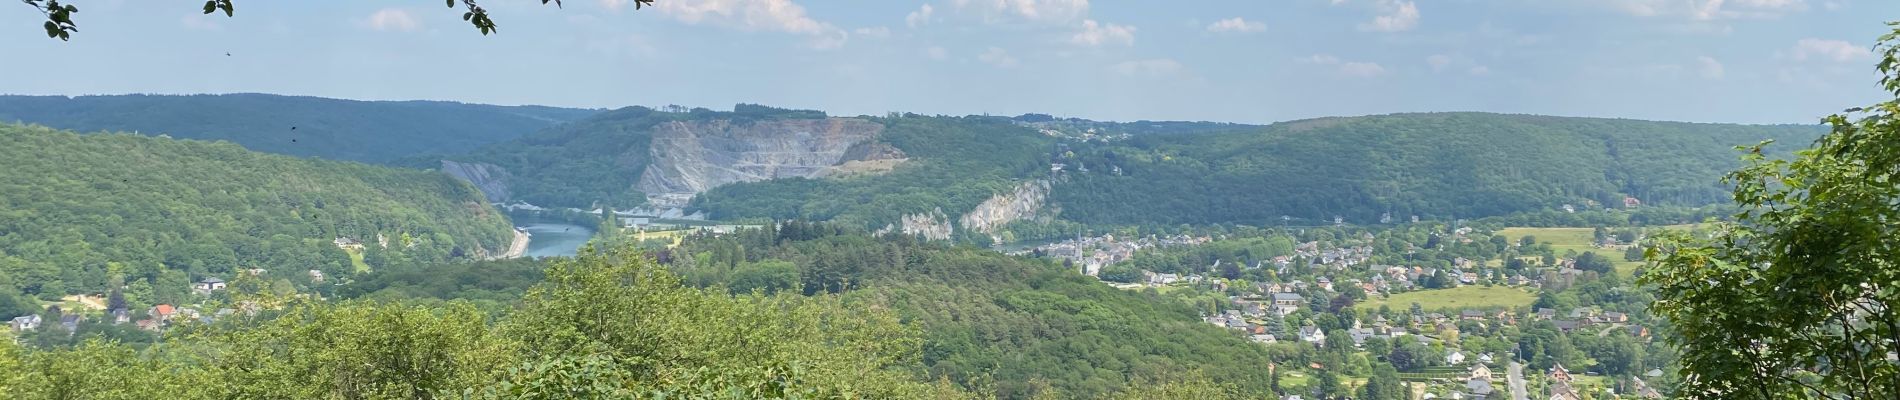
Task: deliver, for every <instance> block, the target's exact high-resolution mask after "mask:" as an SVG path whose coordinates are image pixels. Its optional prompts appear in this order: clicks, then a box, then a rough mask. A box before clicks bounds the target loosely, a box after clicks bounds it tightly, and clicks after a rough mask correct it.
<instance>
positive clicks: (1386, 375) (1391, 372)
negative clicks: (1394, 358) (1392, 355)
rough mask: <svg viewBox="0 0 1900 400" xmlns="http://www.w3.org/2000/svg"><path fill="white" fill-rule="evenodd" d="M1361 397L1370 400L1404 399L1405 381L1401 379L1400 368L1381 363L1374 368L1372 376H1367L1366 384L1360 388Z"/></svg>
mask: <svg viewBox="0 0 1900 400" xmlns="http://www.w3.org/2000/svg"><path fill="white" fill-rule="evenodd" d="M1359 397H1360V398H1363V399H1368V400H1404V399H1405V398H1406V390H1405V382H1402V381H1399V371H1398V369H1396V368H1393V367H1392V366H1391V365H1384V364H1380V365H1378V366H1375V367H1373V368H1372V377H1370V378H1366V385H1365V386H1362V387H1360V388H1359Z"/></svg>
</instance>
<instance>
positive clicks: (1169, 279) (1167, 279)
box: [1148, 274, 1181, 286]
mask: <svg viewBox="0 0 1900 400" xmlns="http://www.w3.org/2000/svg"><path fill="white" fill-rule="evenodd" d="M1180 280H1181V276H1180V275H1175V274H1154V275H1153V276H1149V277H1148V284H1149V285H1155V286H1160V285H1167V284H1172V283H1175V282H1178V281H1180Z"/></svg>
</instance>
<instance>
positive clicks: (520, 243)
mask: <svg viewBox="0 0 1900 400" xmlns="http://www.w3.org/2000/svg"><path fill="white" fill-rule="evenodd" d="M514 232H515V239H514V241H512V242H509V243H508V251H504V252H502V253H501V254H500V255H496V256H494V257H489V258H488V259H490V260H506V259H510V258H521V256H525V255H527V254H528V242H529V241H530V239H529V238H528V233H527V232H522V231H521V230H520V229H515V230H514Z"/></svg>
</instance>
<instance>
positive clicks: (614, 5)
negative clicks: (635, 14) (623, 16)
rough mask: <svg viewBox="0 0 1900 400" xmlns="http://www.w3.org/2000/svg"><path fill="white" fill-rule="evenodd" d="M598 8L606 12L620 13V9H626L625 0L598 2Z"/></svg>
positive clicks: (602, 0)
mask: <svg viewBox="0 0 1900 400" xmlns="http://www.w3.org/2000/svg"><path fill="white" fill-rule="evenodd" d="M600 6H601V7H602V8H606V9H607V10H608V11H613V12H620V9H622V8H626V7H627V0H600Z"/></svg>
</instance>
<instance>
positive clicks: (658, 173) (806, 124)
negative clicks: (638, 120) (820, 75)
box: [636, 118, 884, 208]
mask: <svg viewBox="0 0 1900 400" xmlns="http://www.w3.org/2000/svg"><path fill="white" fill-rule="evenodd" d="M883 129H884V126H883V125H879V124H877V123H874V122H871V121H866V120H861V119H854V118H825V119H791V120H768V121H757V122H751V123H744V122H742V123H733V122H731V121H723V120H722V121H685V122H669V123H664V124H660V125H658V126H655V127H654V128H653V141H652V143H653V144H652V146H651V147H650V151H651V155H652V157H651V160H652V162H651V164H649V165H648V166H647V168H646V171H645V172H643V173H642V174H641V175H640V181H639V183H638V184H637V186H636V187H637V188H638V189H640V191H641V192H644V193H647V201H648V202H649V204H650V205H652V206H654V207H660V208H665V207H682V206H685V205H686V202H688V201H691V200H692V198H693V195H696V194H698V193H700V192H704V191H706V190H708V189H712V188H714V187H718V186H720V185H725V184H730V183H737V182H754V181H762V180H767V179H778V178H793V177H800V178H811V177H816V176H820V175H821V174H822V173H824V172H825V171H826V170H828V169H830V168H832V167H833V166H837V165H841V164H844V163H845V162H846V161H857V160H851V159H847V157H845V155H846V152H847V151H848V150H850V149H851V148H852V146H854V145H857V144H860V143H865V142H869V141H871V140H872V139H873V138H876V137H877V134H878V132H881V131H882V130H883Z"/></svg>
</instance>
